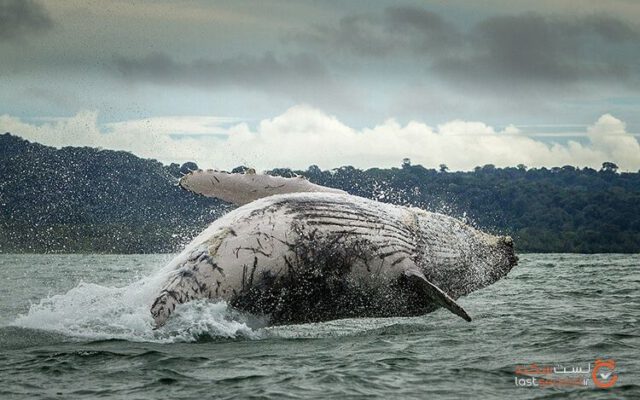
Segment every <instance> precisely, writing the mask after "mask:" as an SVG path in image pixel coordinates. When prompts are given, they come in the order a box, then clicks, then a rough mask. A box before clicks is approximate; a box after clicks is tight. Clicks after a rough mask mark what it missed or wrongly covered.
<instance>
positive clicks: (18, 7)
mask: <svg viewBox="0 0 640 400" xmlns="http://www.w3.org/2000/svg"><path fill="white" fill-rule="evenodd" d="M52 26H53V22H52V20H51V17H50V16H49V13H48V11H47V10H46V9H45V8H44V7H43V6H42V5H41V4H39V3H37V2H35V1H33V0H0V40H9V39H15V38H20V37H22V36H24V35H27V34H31V33H38V32H43V31H46V30H48V29H50V28H51V27H52Z"/></svg>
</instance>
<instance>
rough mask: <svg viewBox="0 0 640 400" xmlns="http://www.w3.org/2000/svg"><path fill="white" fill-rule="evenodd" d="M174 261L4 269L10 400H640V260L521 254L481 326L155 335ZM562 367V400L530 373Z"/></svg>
mask: <svg viewBox="0 0 640 400" xmlns="http://www.w3.org/2000/svg"><path fill="white" fill-rule="evenodd" d="M170 258H171V256H170V255H126V256H123V255H1V254H0V274H1V276H2V279H0V382H1V383H0V398H2V399H5V398H7V399H10V398H25V399H26V398H29V399H31V398H61V399H72V398H98V397H100V398H110V397H113V398H131V399H155V398H179V399H189V398H194V399H204V398H207V399H208V398H222V399H231V398H241V399H247V398H268V399H287V398H298V399H302V398H304V399H306V398H318V399H327V398H395V399H405V398H415V399H424V398H451V399H457V398H575V399H589V398H592V399H602V398H611V399H614V398H615V399H619V398H640V255H569V254H525V255H520V264H519V265H518V266H517V267H516V268H515V269H514V270H513V271H511V273H510V274H509V276H508V277H507V278H506V279H503V280H501V281H499V282H497V283H496V284H494V285H492V286H490V287H488V288H485V289H483V290H480V291H478V292H475V293H473V294H471V295H469V296H466V297H463V298H461V299H460V300H459V301H458V302H459V303H460V304H461V305H462V306H463V307H464V308H465V309H466V310H467V311H468V312H469V314H470V315H471V316H472V317H473V321H472V322H471V323H467V322H465V321H463V320H462V319H460V318H458V317H456V316H454V315H453V314H451V313H449V312H448V311H443V310H438V311H436V312H434V313H432V314H428V315H425V316H422V317H416V318H385V319H350V320H339V321H332V322H326V323H320V324H308V325H292V326H280V327H275V328H265V327H260V326H256V325H255V324H254V323H253V322H252V319H251V318H250V316H246V315H240V314H237V313H236V312H234V311H233V310H231V309H230V308H228V307H227V306H226V304H224V303H207V302H194V303H190V304H186V305H183V306H181V307H180V308H178V310H177V314H176V315H175V318H172V319H170V321H169V323H168V324H167V325H166V326H165V327H163V328H162V329H158V330H153V329H152V320H151V316H150V314H149V304H150V302H151V301H152V299H153V294H154V293H153V290H151V288H152V287H154V284H156V283H155V282H153V279H152V278H150V277H151V276H153V274H154V271H157V270H158V269H160V268H162V267H163V266H164V265H166V264H167V263H168V261H169V260H170ZM596 359H601V360H614V361H615V363H616V365H615V368H614V369H613V370H606V369H603V370H601V371H608V372H613V373H614V374H613V375H608V380H607V382H611V379H613V377H614V376H617V378H615V379H617V381H616V382H615V384H614V385H613V386H612V387H611V388H606V389H602V388H595V387H594V382H593V381H589V377H591V373H584V371H587V368H589V369H595V365H596V364H595V361H596ZM534 363H535V364H536V366H531V364H534ZM551 366H553V367H554V368H557V373H556V371H554V372H553V375H552V376H547V378H548V379H549V380H548V381H547V382H549V381H551V380H553V379H555V380H556V383H554V386H549V385H544V386H542V385H538V386H526V384H525V383H524V382H525V380H524V378H527V377H529V375H525V376H524V377H523V376H522V375H521V374H518V375H517V374H516V368H518V367H520V368H526V369H528V371H529V372H531V370H530V369H531V368H534V367H535V368H537V367H541V368H542V367H547V368H551ZM578 368H580V370H581V371H582V372H580V370H578ZM583 368H584V369H583ZM572 370H573V371H575V373H574V374H573V375H572V374H571V373H570V372H571V371H572ZM567 371H569V373H568V372H567ZM525 372H526V371H525ZM520 373H522V370H520ZM563 374H564V375H563ZM581 374H582V375H581ZM530 375H531V374H530ZM533 375H534V377H535V374H533ZM575 377H578V378H580V379H582V378H583V377H584V378H585V382H586V383H588V384H587V385H586V386H576V385H573V386H571V385H568V384H566V383H565V384H562V378H575ZM519 378H523V380H521V381H520V383H521V384H519V383H518V379H519ZM539 378H540V377H539ZM580 379H578V381H579V380H580ZM601 379H604V378H601ZM574 381H575V379H574ZM538 382H540V380H538ZM565 382H566V380H565Z"/></svg>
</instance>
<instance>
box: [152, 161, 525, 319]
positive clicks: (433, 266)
mask: <svg viewBox="0 0 640 400" xmlns="http://www.w3.org/2000/svg"><path fill="white" fill-rule="evenodd" d="M220 174H221V173H219V172H217V171H209V172H208V173H204V172H200V173H199V174H193V175H192V176H190V177H188V178H191V179H193V178H194V177H197V178H198V179H200V180H201V181H202V179H204V178H205V177H206V178H211V177H214V176H215V177H217V178H219V180H218V182H216V183H219V182H221V181H222V179H221V178H223V177H226V178H228V179H230V180H231V181H232V182H233V181H234V180H242V182H244V183H246V181H247V179H251V177H246V176H244V177H243V176H242V175H240V176H238V177H237V178H236V177H233V175H238V174H227V175H229V176H227V175H220ZM257 176H260V175H257ZM261 179H262V180H260V181H259V182H260V184H259V189H260V190H257V192H264V193H266V197H262V198H258V199H257V200H254V201H250V202H249V203H248V204H246V205H244V206H242V207H239V208H237V209H235V210H233V211H231V212H229V213H228V214H226V215H224V216H223V217H221V218H220V219H218V220H216V221H214V222H213V223H212V224H211V225H210V226H209V227H208V228H207V229H205V230H204V231H203V232H202V233H201V234H200V235H199V236H197V237H196V238H195V239H194V240H193V241H192V242H191V243H190V244H189V245H188V246H187V247H186V248H185V250H184V251H183V252H182V253H180V254H179V255H178V256H177V257H176V258H175V259H174V260H173V261H172V262H171V263H170V265H169V268H168V270H167V272H166V273H167V276H166V279H165V280H164V284H163V285H162V287H161V288H160V290H159V293H158V295H157V297H156V298H155V301H154V302H153V304H152V305H151V314H152V316H153V318H154V321H155V324H156V326H157V327H159V326H162V325H163V324H165V322H166V321H167V319H168V318H169V316H170V315H171V314H172V313H173V312H174V310H175V308H176V306H177V305H178V304H180V303H185V302H188V301H191V300H195V299H213V300H224V301H226V302H227V303H228V304H229V305H231V306H232V307H234V308H235V309H238V310H240V311H245V312H248V313H251V314H253V315H259V316H263V317H265V318H266V319H267V320H268V322H269V323H270V324H289V323H306V322H319V321H325V320H332V319H339V318H347V317H390V316H415V315H422V314H425V313H428V312H431V311H434V310H435V309H437V308H439V307H444V308H446V309H448V310H450V311H451V312H453V313H454V314H456V315H458V316H460V317H462V318H464V319H465V320H468V321H470V320H471V318H470V317H469V315H468V314H467V313H466V311H465V310H464V309H463V308H462V307H461V306H460V305H459V304H457V303H456V299H458V298H459V297H461V296H464V295H466V294H468V293H470V292H472V291H474V290H477V289H480V288H483V287H485V286H487V285H490V284H492V283H493V282H495V281H497V280H498V279H500V278H502V277H504V276H505V275H506V274H507V273H508V272H509V271H510V270H511V269H512V268H513V267H514V266H515V265H516V263H517V257H516V255H515V253H514V249H513V242H512V240H511V238H509V237H499V236H493V235H489V234H486V233H483V232H481V231H479V230H477V229H475V228H473V227H471V226H469V225H466V224H464V223H463V222H461V221H459V220H457V219H455V218H452V217H448V216H445V215H442V214H438V213H430V212H426V211H423V210H420V209H417V208H410V207H403V206H396V205H392V204H386V203H381V202H377V201H373V200H369V199H365V198H362V197H358V196H352V195H348V194H345V193H344V192H341V191H337V190H336V189H329V190H327V191H326V192H325V191H321V189H318V188H322V187H315V186H314V187H313V189H314V190H313V191H310V192H305V191H304V190H297V191H298V192H299V193H284V194H276V195H271V192H270V191H269V190H266V191H265V187H264V185H263V184H264V179H263V178H261ZM266 179H267V181H268V180H269V179H270V178H266ZM278 179H289V180H290V182H292V183H293V184H294V186H295V187H299V186H300V185H302V186H304V185H307V184H305V183H303V182H301V181H299V180H297V179H298V178H278ZM211 181H212V182H215V180H213V179H212V180H211ZM193 182H194V181H193V180H192V181H189V179H185V180H184V181H183V182H181V184H184V186H187V188H189V187H188V185H189V184H190V183H191V184H193ZM285 182H289V181H285ZM214 185H215V184H214ZM184 186H183V187H184ZM192 186H193V185H192ZM316 186H317V185H316ZM228 189H229V188H228V187H225V188H219V189H216V190H226V191H227V192H228V193H233V190H231V191H228ZM191 190H193V189H191ZM208 190H211V187H208V188H207V189H204V188H202V187H200V188H199V189H198V192H200V193H204V194H207V195H212V196H214V197H215V193H216V190H212V193H213V194H212V193H209V192H207V191H208ZM278 190H281V191H286V188H284V187H283V186H279V189H278ZM292 191H294V192H295V191H296V190H292ZM254 196H255V197H259V195H255V194H254ZM240 197H241V198H242V199H246V191H244V190H243V191H241V193H240ZM230 199H231V201H233V195H231V197H230Z"/></svg>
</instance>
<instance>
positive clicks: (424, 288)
mask: <svg viewBox="0 0 640 400" xmlns="http://www.w3.org/2000/svg"><path fill="white" fill-rule="evenodd" d="M404 275H405V276H406V277H407V279H408V280H409V282H411V283H412V284H413V285H414V287H415V288H416V290H418V291H420V292H421V293H422V294H423V295H425V296H427V297H428V298H429V299H430V300H431V301H433V302H434V303H435V304H437V305H439V306H441V307H444V308H446V309H447V310H449V311H451V312H452V313H454V314H455V315H457V316H459V317H460V318H462V319H464V320H465V321H468V322H471V317H470V316H469V314H467V312H466V311H465V310H464V308H462V307H461V306H460V305H458V303H456V302H455V300H453V299H452V298H451V297H449V295H448V294H446V293H445V292H443V291H442V289H440V288H439V287H437V286H436V285H434V284H433V283H431V282H429V280H428V279H427V278H426V277H425V276H424V274H423V273H422V272H420V271H418V270H417V269H407V270H405V271H404Z"/></svg>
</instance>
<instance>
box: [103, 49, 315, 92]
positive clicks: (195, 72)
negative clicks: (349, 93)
mask: <svg viewBox="0 0 640 400" xmlns="http://www.w3.org/2000/svg"><path fill="white" fill-rule="evenodd" d="M115 63H116V66H117V68H118V70H119V72H120V73H121V74H122V76H123V77H124V78H125V79H129V80H141V81H148V82H152V83H169V84H187V85H194V86H225V85H232V86H248V87H256V86H257V87H263V86H265V85H268V86H279V85H289V84H297V83H304V82H308V81H310V80H325V79H327V72H326V70H325V68H324V66H323V64H322V63H321V62H320V61H319V60H318V59H316V58H315V57H313V56H309V55H295V56H289V57H287V58H286V59H285V60H284V61H281V60H280V59H278V58H276V57H275V56H274V55H273V54H271V53H267V54H265V55H264V56H262V57H250V56H239V57H234V58H227V59H222V60H209V59H204V58H201V59H198V60H195V61H192V62H182V61H176V60H174V59H173V58H171V57H170V56H168V55H167V54H164V53H152V54H150V55H148V56H146V57H144V58H141V59H132V58H126V57H116V58H115Z"/></svg>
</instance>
